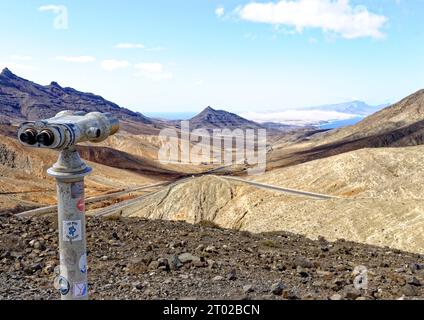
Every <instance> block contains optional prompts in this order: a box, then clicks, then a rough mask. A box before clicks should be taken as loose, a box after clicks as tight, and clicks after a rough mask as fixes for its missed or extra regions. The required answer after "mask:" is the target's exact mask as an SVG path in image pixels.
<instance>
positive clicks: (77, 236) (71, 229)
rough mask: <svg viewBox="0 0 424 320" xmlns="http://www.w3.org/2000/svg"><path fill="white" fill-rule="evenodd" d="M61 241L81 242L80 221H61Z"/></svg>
mask: <svg viewBox="0 0 424 320" xmlns="http://www.w3.org/2000/svg"><path fill="white" fill-rule="evenodd" d="M63 240H64V241H81V240H82V236H81V220H78V221H63Z"/></svg>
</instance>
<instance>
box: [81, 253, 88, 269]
mask: <svg viewBox="0 0 424 320" xmlns="http://www.w3.org/2000/svg"><path fill="white" fill-rule="evenodd" d="M79 270H80V271H81V273H87V254H86V253H84V254H83V255H82V256H81V257H80V259H79Z"/></svg>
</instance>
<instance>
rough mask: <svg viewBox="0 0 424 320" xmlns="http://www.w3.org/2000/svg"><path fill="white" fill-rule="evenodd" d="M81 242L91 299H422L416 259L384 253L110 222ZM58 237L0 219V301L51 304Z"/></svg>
mask: <svg viewBox="0 0 424 320" xmlns="http://www.w3.org/2000/svg"><path fill="white" fill-rule="evenodd" d="M87 232H88V263H89V269H88V272H89V285H90V298H92V299H332V300H341V299H355V300H356V299H357V300H364V299H372V300H374V299H400V298H401V299H423V298H424V256H422V255H421V256H420V255H416V254H410V253H405V252H401V251H398V250H393V249H389V248H378V247H374V246H368V245H362V244H356V243H351V242H346V241H343V240H341V241H337V242H335V243H330V242H327V241H326V240H325V239H323V238H322V239H320V240H319V241H312V240H309V239H306V238H304V237H302V236H298V235H293V234H288V233H283V232H279V233H270V234H251V233H247V232H237V231H231V230H224V229H219V228H216V227H215V226H214V225H213V224H211V223H203V224H201V225H190V224H185V223H180V222H169V221H149V220H143V219H124V218H116V217H115V218H105V219H99V218H90V219H89V220H88V225H87ZM57 237H58V236H57V220H56V219H55V218H53V217H45V218H32V219H28V218H25V219H24V218H16V217H14V216H12V215H3V216H0V271H1V273H0V299H57V298H59V295H58V292H57V291H56V290H55V289H54V288H53V281H54V278H55V277H56V276H57V274H56V271H55V269H56V270H57V268H56V267H57V265H58V263H59V262H58V252H57ZM359 266H365V267H366V268H367V274H366V278H367V280H368V281H367V282H368V286H367V288H368V289H357V288H359V287H358V286H357V285H356V286H355V285H354V284H355V283H356V284H358V281H359V280H360V279H362V280H363V281H362V282H363V283H362V287H365V283H364V281H365V277H364V273H362V275H363V276H362V277H361V276H358V272H356V271H357V270H355V269H357V268H358V267H359ZM355 287H356V288H355Z"/></svg>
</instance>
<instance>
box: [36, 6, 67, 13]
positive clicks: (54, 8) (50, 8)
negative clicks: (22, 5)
mask: <svg viewBox="0 0 424 320" xmlns="http://www.w3.org/2000/svg"><path fill="white" fill-rule="evenodd" d="M62 8H63V6H62V5H58V4H46V5H43V6H41V7H39V8H38V10H39V11H42V12H45V11H52V12H54V13H59V12H60V11H61V10H62Z"/></svg>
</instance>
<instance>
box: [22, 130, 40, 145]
mask: <svg viewBox="0 0 424 320" xmlns="http://www.w3.org/2000/svg"><path fill="white" fill-rule="evenodd" d="M19 139H20V140H21V141H22V142H25V143H27V144H29V145H31V146H33V145H34V144H36V143H37V131H35V130H33V129H27V130H25V131H24V132H23V133H21V135H20V136H19Z"/></svg>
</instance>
